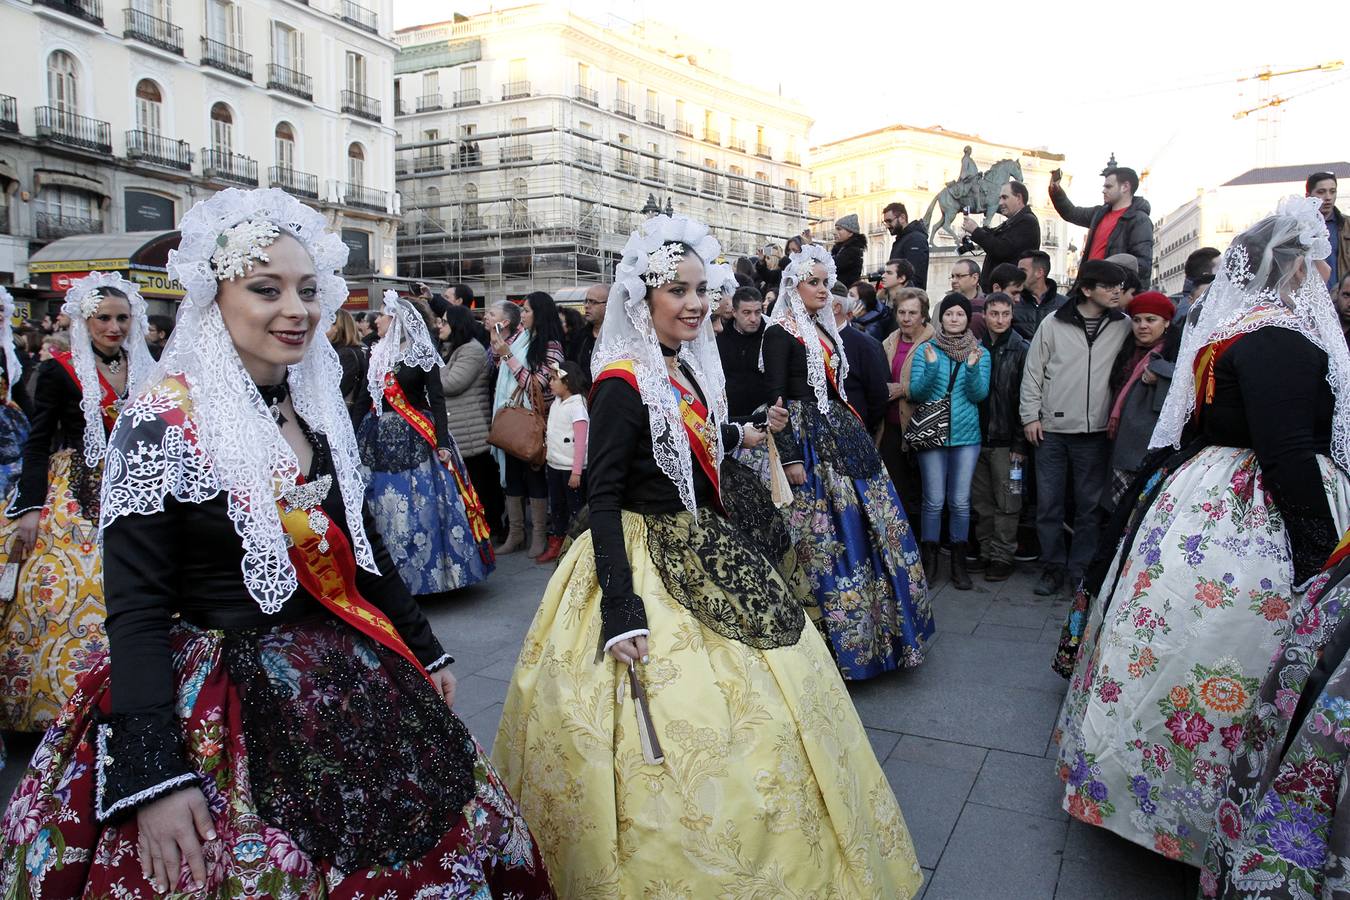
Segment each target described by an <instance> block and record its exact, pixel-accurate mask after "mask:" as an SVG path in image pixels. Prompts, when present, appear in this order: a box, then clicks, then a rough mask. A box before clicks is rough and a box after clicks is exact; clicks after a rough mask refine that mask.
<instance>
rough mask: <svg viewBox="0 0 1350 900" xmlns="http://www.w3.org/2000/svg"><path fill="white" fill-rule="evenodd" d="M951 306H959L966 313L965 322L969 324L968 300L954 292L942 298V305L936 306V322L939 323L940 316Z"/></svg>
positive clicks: (963, 295) (969, 309)
mask: <svg viewBox="0 0 1350 900" xmlns="http://www.w3.org/2000/svg"><path fill="white" fill-rule="evenodd" d="M953 306H959V307H961V308H962V309H964V310H965V311H966V322H967V323H969V322H970V317H971V314H972V311H971V306H970V300H968V299H967V298H966V295H965V294H959V293H956V292H955V291H953V292H952V293H950V294H948V295H947V296H945V297H943V298H942V303H940V304H939V305H938V314H937V317H938V321H939V322H941V321H942V316H943V315H944V314H945V313H946V312H947V310H949V309H951V308H952V307H953Z"/></svg>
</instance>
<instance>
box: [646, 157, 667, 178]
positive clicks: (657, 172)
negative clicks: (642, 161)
mask: <svg viewBox="0 0 1350 900" xmlns="http://www.w3.org/2000/svg"><path fill="white" fill-rule="evenodd" d="M647 180H648V181H654V182H656V183H657V184H665V183H666V176H665V175H662V174H661V164H660V163H658V162H656V161H655V160H653V161H652V164H651V168H649V169H648V170H647Z"/></svg>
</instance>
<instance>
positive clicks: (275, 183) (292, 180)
mask: <svg viewBox="0 0 1350 900" xmlns="http://www.w3.org/2000/svg"><path fill="white" fill-rule="evenodd" d="M267 184H268V185H269V186H271V187H279V188H281V189H282V190H283V191H285V192H286V193H288V194H293V195H294V196H296V197H308V198H309V199H311V200H318V199H319V176H317V175H311V174H309V173H308V172H298V171H296V170H295V169H292V168H291V167H290V166H272V167H271V168H270V169H268V170H267Z"/></svg>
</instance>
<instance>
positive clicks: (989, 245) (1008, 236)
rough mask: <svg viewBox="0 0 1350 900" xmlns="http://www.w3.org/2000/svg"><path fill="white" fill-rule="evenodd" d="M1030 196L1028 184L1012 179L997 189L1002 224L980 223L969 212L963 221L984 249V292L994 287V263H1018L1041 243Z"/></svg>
mask: <svg viewBox="0 0 1350 900" xmlns="http://www.w3.org/2000/svg"><path fill="white" fill-rule="evenodd" d="M1030 199H1031V195H1030V194H1029V193H1028V192H1027V186H1026V185H1025V184H1023V183H1022V182H1020V181H1009V182H1008V183H1007V184H1005V185H1003V187H1002V188H1001V189H1000V190H999V192H998V211H999V212H1000V213H1002V214H1003V217H1004V218H1003V223H1002V224H1000V225H998V226H997V227H995V228H988V227H984V226H977V225H976V224H975V220H974V219H972V218H970V216H966V217H965V219H963V220H962V221H961V230H962V231H963V232H965V234H966V235H967V236H968V237H969V239H970V241H971V242H972V243H974V244H977V245H978V246H980V247H981V248H983V250H984V267H983V269H981V271H980V289H981V290H983V291H984V292H985V293H989V292H990V291H992V290H993V282H992V279H991V276H992V275H993V272H994V267H995V266H997V265H999V264H1000V263H1011V264H1012V265H1014V266H1016V265H1017V260H1018V259H1020V258H1021V256H1022V254H1023V253H1025V252H1026V251H1028V250H1037V249H1039V248H1040V246H1041V223H1040V220H1039V219H1037V218H1036V214H1035V213H1034V212H1032V211H1031V207H1030V206H1028V205H1027V202H1028V201H1029V200H1030Z"/></svg>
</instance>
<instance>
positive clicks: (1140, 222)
mask: <svg viewBox="0 0 1350 900" xmlns="http://www.w3.org/2000/svg"><path fill="white" fill-rule="evenodd" d="M1103 179H1104V180H1103V181H1102V199H1103V200H1104V201H1105V202H1104V203H1103V204H1102V205H1101V206H1074V205H1073V204H1072V203H1070V202H1069V196H1068V195H1067V194H1065V193H1064V188H1063V187H1062V186H1060V177H1059V170H1058V169H1056V170H1055V171H1054V172H1052V173H1051V174H1050V202H1051V203H1053V204H1054V205H1055V212H1057V213H1059V216H1060V218H1062V219H1063V220H1064V221H1066V222H1068V223H1070V224H1072V225H1079V226H1081V227H1083V228H1086V229H1087V230H1088V233H1087V240H1086V241H1084V243H1083V262H1087V261H1088V260H1090V259H1106V258H1107V257H1108V256H1115V255H1116V254H1117V253H1128V254H1130V255H1131V256H1133V257H1134V258H1135V259H1136V260H1137V261H1138V262H1139V267H1138V269H1137V270H1136V272H1135V274H1137V275H1138V276H1139V289H1140V290H1143V291H1146V290H1148V289H1149V285H1150V284H1152V281H1153V277H1152V276H1153V220H1152V219H1150V218H1149V214H1150V213H1151V212H1152V210H1153V207H1151V206H1149V203H1148V201H1147V200H1145V199H1144V198H1143V197H1136V196H1135V195H1134V194H1135V191H1137V190H1139V174H1138V173H1137V172H1135V171H1134V169H1129V168H1126V167H1125V166H1119V167H1116V168H1112V169H1107V170H1106V172H1105V173H1103Z"/></svg>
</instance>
